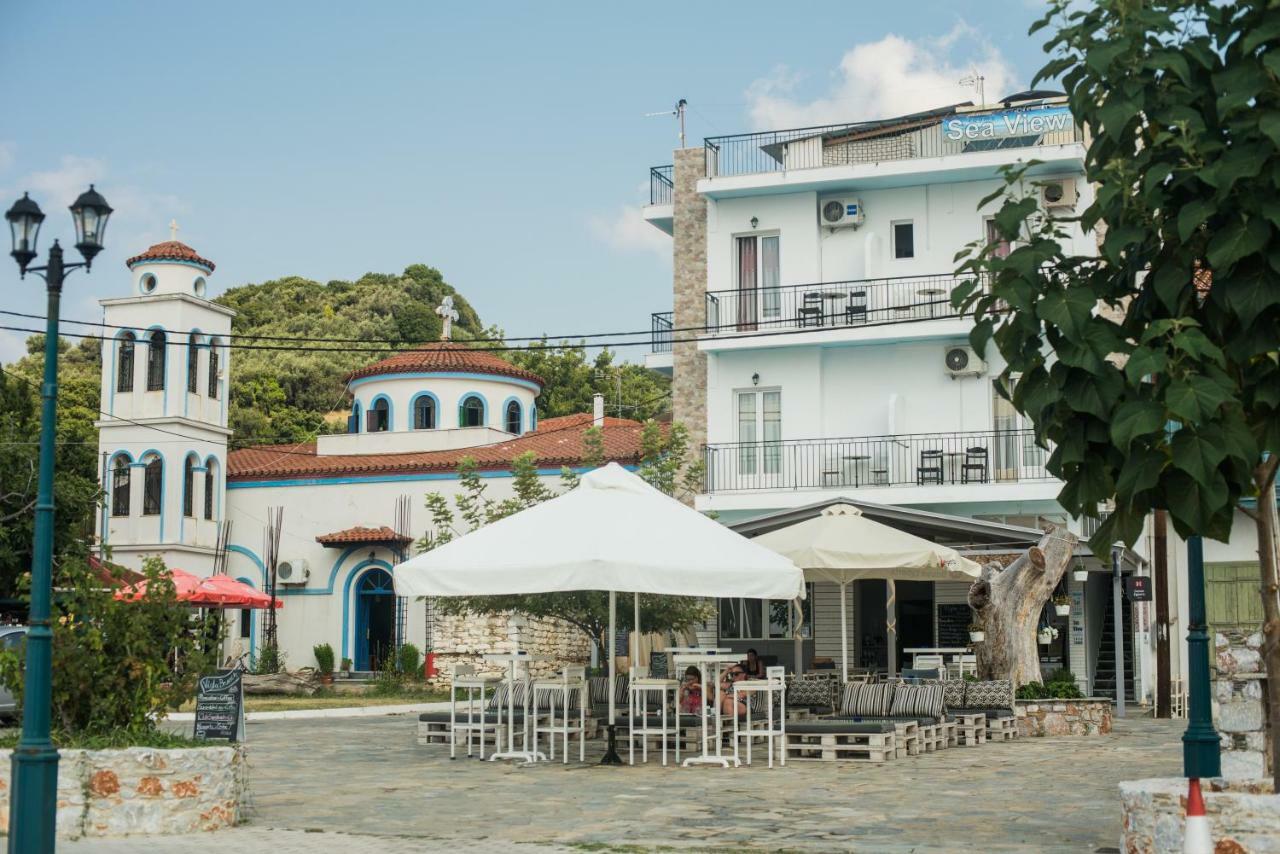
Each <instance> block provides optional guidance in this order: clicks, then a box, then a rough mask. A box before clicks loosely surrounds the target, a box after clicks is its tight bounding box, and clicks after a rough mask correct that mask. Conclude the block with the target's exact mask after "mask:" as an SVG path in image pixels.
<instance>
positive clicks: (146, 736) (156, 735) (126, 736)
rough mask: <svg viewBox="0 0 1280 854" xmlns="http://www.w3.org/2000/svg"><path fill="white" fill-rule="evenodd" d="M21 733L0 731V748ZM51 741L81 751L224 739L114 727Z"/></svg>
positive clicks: (203, 743) (10, 745)
mask: <svg viewBox="0 0 1280 854" xmlns="http://www.w3.org/2000/svg"><path fill="white" fill-rule="evenodd" d="M20 735H21V733H19V731H18V730H16V729H14V730H5V731H0V749H9V750H12V749H13V748H15V747H17V746H18V739H19V737H20ZM53 743H54V745H55V746H56V747H58V748H59V749H62V748H69V749H80V750H114V749H119V748H123V747H155V748H162V749H165V748H168V749H172V748H179V747H224V746H226V745H225V742H213V741H208V740H206V739H203V738H200V739H196V738H191V737H189V736H185V735H176V734H174V733H171V732H164V731H163V730H150V731H148V732H141V733H139V732H129V731H127V730H114V731H112V732H104V733H93V734H87V733H66V732H55V733H53Z"/></svg>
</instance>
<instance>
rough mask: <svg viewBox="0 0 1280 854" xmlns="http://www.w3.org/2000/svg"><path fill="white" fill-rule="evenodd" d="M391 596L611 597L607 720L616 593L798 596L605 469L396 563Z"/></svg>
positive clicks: (687, 514)
mask: <svg viewBox="0 0 1280 854" xmlns="http://www.w3.org/2000/svg"><path fill="white" fill-rule="evenodd" d="M392 578H393V579H394V581H395V589H396V594H397V595H399V596H490V595H506V594H522V593H554V592H562V591H571V590H605V591H608V592H609V723H610V724H613V723H614V720H615V709H614V701H613V694H614V692H613V684H614V683H613V680H614V678H615V673H614V658H615V652H616V646H615V645H616V635H617V633H616V631H615V623H616V611H617V594H618V592H619V591H623V592H631V593H637V594H639V593H651V594H660V595H667V596H705V597H715V596H744V597H749V598H757V599H796V598H802V597H803V596H804V575H803V573H802V572H801V571H800V569H799V568H798V567H797V566H796V565H795V564H794V563H792V562H791V561H790V560H789V559H787V558H786V557H783V556H782V555H779V554H777V553H776V552H774V551H770V550H769V549H767V548H764V547H762V546H760V545H757V544H756V543H755V542H753V541H752V540H749V539H747V538H746V537H743V536H742V535H741V534H738V533H736V532H734V531H732V530H730V529H729V528H726V527H725V526H723V525H721V524H720V523H719V522H716V521H715V520H713V519H709V518H707V517H706V516H704V515H702V514H701V513H699V512H698V511H696V510H694V509H693V508H691V507H687V506H685V505H684V504H681V503H680V502H679V501H676V500H675V499H674V498H671V497H670V496H668V495H665V494H663V493H662V492H659V491H658V490H656V489H654V488H653V487H652V486H650V485H649V484H647V483H645V481H644V480H643V479H642V478H640V477H639V476H637V475H634V474H632V473H631V472H628V471H627V470H626V469H624V468H622V467H621V466H619V465H617V464H616V463H610V464H608V465H607V466H604V467H603V468H599V469H596V470H595V471H592V472H589V473H588V474H585V475H583V476H582V479H581V481H580V482H579V485H578V486H577V487H576V488H575V489H572V490H570V491H569V492H567V493H565V494H564V495H561V496H559V497H557V498H553V499H551V500H550V501H544V502H543V503H541V504H538V505H535V506H533V507H530V508H529V509H527V510H523V511H521V512H519V513H516V514H514V515H512V516H508V517H506V518H505V519H499V520H498V521H497V522H494V523H492V524H489V525H485V526H484V527H483V528H478V529H476V530H474V531H472V532H471V533H469V534H466V535H465V536H462V537H460V538H458V539H456V540H454V541H453V542H450V543H447V544H445V545H443V546H441V547H440V548H437V549H433V550H431V551H429V552H424V553H423V554H420V555H417V556H416V557H413V558H410V559H409V560H407V561H405V562H404V563H401V564H398V565H397V566H396V567H395V569H394V571H393V572H392Z"/></svg>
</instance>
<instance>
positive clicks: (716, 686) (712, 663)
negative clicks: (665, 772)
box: [672, 651, 742, 768]
mask: <svg viewBox="0 0 1280 854" xmlns="http://www.w3.org/2000/svg"><path fill="white" fill-rule="evenodd" d="M672 661H673V663H674V664H675V665H676V666H677V668H681V667H688V666H689V665H691V664H692V665H693V666H694V667H697V668H698V672H699V673H701V674H702V752H701V753H700V754H699V755H698V756H690V757H689V758H687V759H685V761H684V762H682V763H681V764H682V765H684V766H685V767H686V768H687V767H688V766H690V765H719V766H720V767H722V768H728V767H729V766H730V765H733V766H734V767H735V768H736V767H737V766H738V765H740V764H741V763H740V762H739V761H738V758H737V757H736V756H724V755H723V754H722V751H721V746H722V744H723V742H724V729H723V722H722V720H721V716H720V673H721V671H723V670H724V669H725V668H726V667H730V666H732V665H734V664H738V663H739V662H741V661H742V656H741V655H740V654H738V653H731V652H721V651H714V652H707V651H698V652H677V653H675V654H673V655H672ZM708 672H710V673H711V674H712V676H711V678H708ZM708 686H711V688H712V690H714V691H715V715H716V752H715V753H711V752H710V751H709V750H707V740H708V739H709V738H710V732H709V727H708V725H707V688H708Z"/></svg>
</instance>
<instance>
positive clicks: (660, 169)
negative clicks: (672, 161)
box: [649, 165, 675, 205]
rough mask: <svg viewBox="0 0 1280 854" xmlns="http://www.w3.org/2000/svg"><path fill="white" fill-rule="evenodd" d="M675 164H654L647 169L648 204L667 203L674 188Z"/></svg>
mask: <svg viewBox="0 0 1280 854" xmlns="http://www.w3.org/2000/svg"><path fill="white" fill-rule="evenodd" d="M674 174H675V166H674V165H672V166H654V167H652V168H651V169H650V170H649V204H651V205H669V204H671V199H672V194H673V191H674V190H675V183H674V182H673V176H674Z"/></svg>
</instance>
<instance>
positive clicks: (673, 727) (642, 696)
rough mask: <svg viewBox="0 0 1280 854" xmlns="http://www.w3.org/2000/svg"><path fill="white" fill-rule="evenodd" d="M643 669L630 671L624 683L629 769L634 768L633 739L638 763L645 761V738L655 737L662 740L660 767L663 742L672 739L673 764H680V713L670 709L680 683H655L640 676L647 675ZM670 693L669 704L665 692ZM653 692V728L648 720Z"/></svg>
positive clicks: (663, 748)
mask: <svg viewBox="0 0 1280 854" xmlns="http://www.w3.org/2000/svg"><path fill="white" fill-rule="evenodd" d="M647 671H648V668H647V667H632V668H631V678H630V679H629V680H627V681H628V684H629V685H630V697H629V698H628V700H629V703H630V705H629V707H628V715H629V719H630V727H629V728H628V732H627V748H628V751H629V752H630V761H631V764H632V765H635V764H636V736H639V737H640V761H641V762H648V761H649V736H652V735H656V736H658V737H659V738H661V739H662V764H663V765H664V766H665V765H666V764H667V742H668V741H669V740H670V737H671V736H673V735H674V736H675V737H676V738H675V746H676V762H679V761H680V710H679V709H674V706H675V699H676V692H677V691H678V690H679V688H680V683H679V682H677V681H676V680H675V679H655V678H652V677H649V676H644V675H642V674H643V673H645V672H647ZM668 691H670V692H671V702H670V703H668V702H667V692H668ZM650 692H656V693H657V695H658V706H659V709H660V710H661V714H660V717H659V720H658V722H657V726H654V725H653V723H651V722H650V719H649V709H648V706H649V694H650ZM668 706H671V707H673V715H674V716H675V720H674V721H670V722H668V718H667V708H668Z"/></svg>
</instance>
